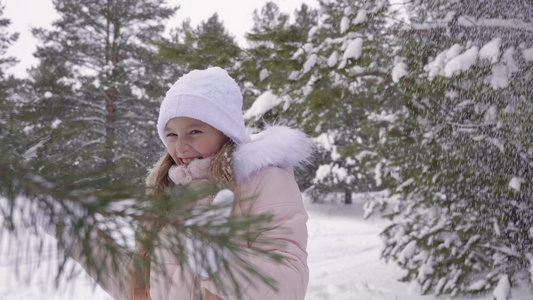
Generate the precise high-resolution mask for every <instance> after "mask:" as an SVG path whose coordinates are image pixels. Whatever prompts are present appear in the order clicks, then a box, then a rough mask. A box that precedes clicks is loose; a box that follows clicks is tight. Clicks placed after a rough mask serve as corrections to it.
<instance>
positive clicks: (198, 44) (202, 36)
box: [156, 13, 241, 79]
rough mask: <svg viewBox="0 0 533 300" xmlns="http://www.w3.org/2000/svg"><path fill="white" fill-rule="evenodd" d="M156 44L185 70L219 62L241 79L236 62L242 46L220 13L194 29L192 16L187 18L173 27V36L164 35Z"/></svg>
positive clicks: (164, 56) (159, 53)
mask: <svg viewBox="0 0 533 300" xmlns="http://www.w3.org/2000/svg"><path fill="white" fill-rule="evenodd" d="M156 44H157V45H158V48H159V51H158V55H159V57H161V58H163V59H165V60H168V61H170V62H173V63H175V64H176V65H177V66H176V67H178V68H181V69H183V70H184V71H185V72H189V71H191V70H195V69H199V70H203V69H206V68H208V67H210V66H218V67H221V68H224V69H225V70H227V71H228V73H229V74H230V75H232V77H234V78H237V79H238V77H237V75H238V74H237V71H236V65H237V62H238V61H239V58H240V53H241V49H240V48H239V46H238V45H237V42H236V41H235V37H233V36H232V35H230V33H228V31H227V30H226V28H225V27H224V23H223V22H222V21H220V20H219V19H218V14H217V13H215V14H213V16H211V17H210V18H209V19H207V21H204V22H201V23H200V24H199V25H198V26H197V27H196V28H194V29H193V28H191V26H190V21H189V20H187V21H185V22H183V23H182V25H181V26H180V27H177V28H175V29H174V30H173V34H172V37H171V38H170V39H162V40H161V41H159V42H157V43H156Z"/></svg>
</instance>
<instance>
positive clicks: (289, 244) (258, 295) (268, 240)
mask: <svg viewBox="0 0 533 300" xmlns="http://www.w3.org/2000/svg"><path fill="white" fill-rule="evenodd" d="M258 173H259V174H255V175H254V176H252V178H251V179H250V183H251V184H250V186H251V187H252V188H251V190H252V191H253V195H254V196H255V198H254V200H253V201H252V202H251V204H250V205H249V209H248V214H250V215H252V216H253V215H260V214H270V215H272V216H273V219H272V222H271V223H270V224H268V225H267V228H268V229H266V230H264V231H261V232H260V233H259V234H258V235H256V237H255V239H254V240H253V242H251V243H250V244H248V246H249V247H250V248H251V249H259V250H264V251H268V252H271V253H276V254H279V255H281V256H282V257H283V262H282V263H278V262H274V261H272V260H271V259H268V258H265V257H263V256H257V255H253V254H250V255H249V256H248V257H245V260H246V261H247V263H248V266H250V267H253V268H254V269H255V270H258V271H259V272H261V273H262V274H265V275H267V276H268V277H271V278H273V279H274V280H275V281H276V282H275V286H276V287H277V291H276V290H274V289H272V288H271V287H269V286H268V285H267V284H265V283H263V282H262V281H261V280H259V279H256V278H253V277H251V276H246V273H243V274H240V275H239V276H237V277H236V278H235V279H236V280H237V281H238V282H239V285H240V287H241V288H242V293H241V296H242V299H254V300H255V299H258V300H261V299H287V300H289V299H290V300H300V299H304V296H305V292H306V289H307V284H308V281H309V269H308V267H307V252H306V247H307V226H306V222H307V218H308V217H307V213H306V211H305V208H304V206H303V202H302V197H301V193H300V190H299V188H298V185H297V184H296V181H295V179H294V174H293V171H292V169H290V168H279V167H269V168H267V169H265V170H263V171H260V172H258ZM244 213H246V211H245V212H244ZM227 260H228V264H229V266H230V268H231V267H232V266H233V265H234V263H235V260H236V258H235V257H233V256H232V254H230V255H228V258H227ZM220 275H221V276H220V277H221V278H227V277H228V276H225V275H224V274H220ZM249 278H252V280H251V281H250V280H249ZM203 285H204V287H205V288H207V289H208V290H210V291H211V292H213V293H216V294H218V295H219V296H220V297H222V298H223V299H225V300H230V299H236V298H237V296H236V295H235V294H231V293H223V292H217V289H216V287H215V286H214V284H213V282H211V280H204V281H203Z"/></svg>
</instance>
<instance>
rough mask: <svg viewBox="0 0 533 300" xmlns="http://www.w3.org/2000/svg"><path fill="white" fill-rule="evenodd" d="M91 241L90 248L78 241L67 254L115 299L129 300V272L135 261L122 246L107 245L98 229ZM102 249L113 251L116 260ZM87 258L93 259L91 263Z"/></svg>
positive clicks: (93, 232) (94, 231)
mask: <svg viewBox="0 0 533 300" xmlns="http://www.w3.org/2000/svg"><path fill="white" fill-rule="evenodd" d="M90 240H91V245H90V246H89V245H86V246H83V245H82V244H81V242H80V241H76V242H75V243H74V244H73V245H72V246H70V247H69V249H68V251H67V254H68V255H69V256H70V257H71V258H73V259H74V260H75V261H76V262H78V263H79V264H80V265H81V267H82V268H83V269H85V271H86V272H87V273H88V274H89V275H90V276H91V277H92V278H94V280H95V281H96V283H97V284H98V285H99V286H100V287H102V289H103V290H104V291H106V292H107V293H108V294H109V295H110V296H111V297H112V298H113V299H115V300H127V299H128V288H129V287H128V281H129V278H130V276H129V275H130V272H129V270H131V269H132V266H133V260H132V259H131V257H130V256H128V255H127V254H126V252H125V250H124V249H122V248H121V247H120V246H118V245H116V244H114V245H109V244H105V242H104V239H103V238H102V237H101V236H100V235H99V232H98V230H96V229H95V230H93V231H91V238H90ZM109 247H113V249H112V250H111V249H109ZM102 249H109V250H110V251H112V252H113V253H114V255H115V259H114V260H112V259H111V256H110V255H109V253H108V252H107V251H103V250H102ZM87 257H91V261H88V259H87Z"/></svg>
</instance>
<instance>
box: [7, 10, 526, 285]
mask: <svg viewBox="0 0 533 300" xmlns="http://www.w3.org/2000/svg"><path fill="white" fill-rule="evenodd" d="M54 6H55V8H56V10H57V13H58V19H57V20H56V21H55V22H54V23H53V26H52V28H51V29H42V28H40V29H39V28H36V29H32V34H33V35H34V36H35V37H36V38H37V39H38V40H39V44H38V48H37V50H36V52H35V54H34V55H35V57H36V59H37V60H38V64H37V65H36V66H34V67H32V68H31V69H29V70H28V76H27V78H16V77H13V76H11V75H9V74H7V73H6V72H4V70H5V67H7V66H9V65H13V64H16V59H15V58H13V57H10V56H8V55H6V52H5V51H6V49H7V48H8V47H10V45H12V44H13V43H16V40H17V34H16V33H14V32H12V31H10V29H9V19H7V18H6V16H4V15H2V16H1V18H2V21H1V22H0V26H1V31H0V42H1V44H0V63H1V64H2V71H1V72H0V106H1V107H2V110H1V112H0V126H1V127H0V136H1V138H2V143H1V144H0V151H1V152H2V153H3V156H2V158H0V181H1V183H0V188H1V190H0V192H1V195H2V200H3V202H2V206H1V207H0V209H1V212H2V213H1V217H2V219H1V220H2V231H6V230H7V231H9V232H16V231H17V230H18V229H19V228H20V227H25V226H26V227H27V226H30V227H31V226H33V225H34V224H35V223H36V222H38V221H39V220H37V218H36V217H35V215H36V214H35V213H34V212H35V211H43V210H44V211H45V212H46V213H45V215H46V216H47V217H46V220H47V222H46V223H50V224H51V225H52V227H53V228H54V230H55V232H56V233H57V237H58V246H59V247H60V248H61V247H65V245H66V242H67V241H68V240H69V238H71V237H72V236H75V237H84V236H85V233H86V232H87V229H88V228H93V227H95V226H98V228H100V229H101V231H102V232H103V233H104V234H107V236H110V237H112V238H113V239H114V242H120V241H122V240H124V242H123V243H122V244H125V247H128V245H127V239H126V238H125V237H123V236H121V235H119V236H117V232H123V230H125V229H123V228H122V227H120V228H117V226H119V225H120V226H124V225H123V223H124V220H126V221H128V222H126V223H132V224H137V223H136V222H141V221H143V220H142V218H140V217H139V215H140V214H139V213H138V212H139V211H144V210H145V209H146V207H147V206H146V205H143V203H145V202H143V201H147V200H146V196H141V195H144V194H145V193H144V192H145V191H144V189H143V188H141V187H142V186H143V177H144V176H145V174H146V172H147V170H148V169H149V168H150V166H151V165H152V164H153V163H154V161H155V160H156V159H157V157H158V155H159V153H160V152H161V150H162V149H161V146H160V142H159V141H158V140H157V135H156V134H155V133H154V127H155V123H154V120H155V119H156V116H157V109H158V107H159V103H160V101H161V99H162V98H163V96H164V92H165V91H166V90H167V89H168V87H169V86H170V85H171V84H172V83H173V82H174V81H175V79H176V78H178V77H179V76H181V75H182V74H184V73H186V72H188V71H190V70H192V69H198V68H206V67H208V66H215V65H216V66H220V67H223V68H225V69H227V70H228V71H229V73H230V74H231V75H232V76H233V77H234V78H235V79H236V80H237V81H238V82H239V84H240V85H241V87H242V89H243V94H244V95H245V112H246V114H245V118H246V120H247V125H248V130H249V132H250V133H254V132H258V131H259V130H261V129H263V128H264V127H265V124H269V123H283V124H287V125H289V126H293V127H297V128H300V129H301V130H303V131H304V132H306V133H307V134H308V135H310V136H311V137H313V140H314V141H315V146H316V152H315V153H316V154H315V156H314V158H313V161H312V163H311V164H309V165H308V166H307V168H306V169H305V172H300V176H299V178H298V182H299V184H300V187H301V189H302V190H303V191H304V193H305V194H306V195H307V196H308V197H309V198H310V199H311V201H312V202H313V203H316V204H317V205H319V204H322V203H329V202H342V203H345V204H350V203H352V200H353V195H354V194H355V193H366V192H375V191H387V192H388V193H389V194H390V195H398V196H399V197H400V198H399V199H401V200H400V201H394V203H392V202H391V203H389V201H387V198H373V199H370V200H369V201H368V202H366V203H365V205H364V207H365V217H369V216H371V215H372V214H373V213H377V212H378V211H382V212H386V213H385V214H384V215H385V216H386V217H389V218H391V220H392V223H391V225H389V226H388V227H386V228H385V229H384V230H383V232H381V233H380V234H381V236H382V237H383V239H384V241H385V246H384V248H383V252H382V256H383V258H384V259H385V260H390V261H394V262H397V263H398V264H399V265H400V266H401V267H402V268H404V269H405V270H406V275H405V278H404V279H405V280H406V281H412V282H416V283H418V284H419V285H420V291H421V292H422V293H431V294H436V295H459V294H478V293H486V292H490V291H495V290H498V291H500V290H504V291H508V290H510V288H511V286H512V285H514V284H515V283H516V282H526V283H529V284H530V285H531V284H533V280H532V278H533V243H532V240H533V229H532V224H533V210H532V207H531V206H532V199H533V197H532V195H533V193H532V192H533V136H532V135H531V132H533V130H532V124H533V106H532V105H533V99H532V96H531V92H532V87H531V80H532V68H533V39H532V36H533V23H532V19H533V4H531V3H530V2H529V1H527V0H523V1H520V0H515V1H495V0H480V1H444V0H428V1H423V0H413V1H386V0H360V1H358V0H351V1H349V0H336V1H334V0H329V1H327V0H323V1H318V4H317V5H316V6H308V5H306V4H302V6H301V7H299V8H298V9H296V10H295V11H294V12H293V13H292V14H288V13H284V12H282V11H281V10H280V9H279V7H278V6H277V5H276V4H275V3H273V2H267V3H266V4H265V5H264V6H263V7H262V8H259V9H258V10H257V11H256V12H255V13H254V15H253V26H252V27H251V28H249V29H248V30H247V34H246V35H245V39H246V42H247V43H246V45H242V44H239V43H237V42H236V40H235V37H234V36H233V35H232V34H231V33H229V32H228V31H227V30H226V28H225V27H224V24H223V23H222V22H221V20H220V19H219V17H218V16H217V15H213V16H212V17H210V18H208V19H207V20H205V21H203V22H201V23H200V24H199V25H197V26H192V25H191V23H189V22H186V21H185V22H183V23H182V24H179V25H178V26H176V27H174V28H172V30H171V31H170V34H168V35H164V34H163V33H164V31H165V24H166V22H167V21H168V20H169V18H170V17H171V16H173V15H174V14H175V13H176V8H173V7H170V6H168V5H166V4H165V3H164V1H156V0H130V1H112V0H107V1H104V0H101V1H91V2H86V1H73V0H71V1H67V0H63V1H61V0H56V1H54ZM178 11H179V10H178ZM132 186H134V187H139V188H132ZM184 192H186V191H184ZM193 198H194V197H193ZM131 199H136V200H133V201H132V200H131ZM191 199H192V198H191ZM395 199H397V198H395ZM191 201H192V200H191ZM391 204H394V205H393V207H391ZM151 209H152V210H150V211H149V212H150V213H157V212H158V210H161V207H157V208H155V209H154V208H153V207H152V208H151ZM183 213H184V214H186V213H190V212H186V211H185V212H183ZM130 221H131V222H130ZM236 222H237V223H236V224H240V225H243V226H244V225H249V223H246V222H243V221H242V220H241V222H240V223H239V222H238V220H237V221H236ZM102 224H103V225H102ZM109 224H113V225H112V226H111V225H109ZM104 225H105V226H104ZM65 228H68V229H65ZM17 242H18V243H19V244H20V247H23V246H22V245H24V241H21V240H18V241H15V244H16V243H17ZM130 246H131V245H130ZM60 273H61V272H60Z"/></svg>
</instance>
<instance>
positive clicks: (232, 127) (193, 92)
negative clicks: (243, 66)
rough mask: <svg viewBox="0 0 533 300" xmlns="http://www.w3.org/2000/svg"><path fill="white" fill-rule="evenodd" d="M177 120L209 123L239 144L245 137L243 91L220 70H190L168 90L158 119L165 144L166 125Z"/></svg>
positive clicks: (159, 131)
mask: <svg viewBox="0 0 533 300" xmlns="http://www.w3.org/2000/svg"><path fill="white" fill-rule="evenodd" d="M175 117H189V118H193V119H196V120H200V121H202V122H204V123H207V124H209V125H211V126H213V127H214V128H216V129H218V130H219V131H221V132H222V133H224V134H225V135H226V136H227V137H229V138H230V139H232V140H233V141H234V142H235V143H237V144H242V142H243V139H244V136H245V131H244V118H243V117H242V93H241V89H240V88H239V85H238V84H237V83H236V82H235V80H233V78H231V77H230V76H229V75H228V72H226V71H225V70H223V69H221V68H219V67H214V68H209V69H206V70H194V71H191V72H189V73H188V74H185V75H183V76H182V77H181V78H180V79H178V81H176V83H174V85H173V86H172V87H171V88H170V89H169V90H168V91H167V94H166V96H165V99H163V103H161V108H160V109H159V119H158V120H157V130H158V133H159V137H160V138H161V140H162V141H163V144H165V145H166V144H167V142H166V139H165V135H164V131H165V126H166V124H167V122H168V121H169V120H170V119H172V118H175Z"/></svg>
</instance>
